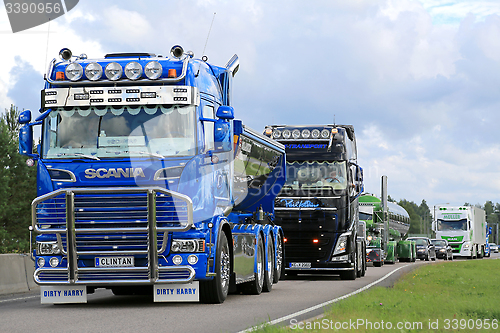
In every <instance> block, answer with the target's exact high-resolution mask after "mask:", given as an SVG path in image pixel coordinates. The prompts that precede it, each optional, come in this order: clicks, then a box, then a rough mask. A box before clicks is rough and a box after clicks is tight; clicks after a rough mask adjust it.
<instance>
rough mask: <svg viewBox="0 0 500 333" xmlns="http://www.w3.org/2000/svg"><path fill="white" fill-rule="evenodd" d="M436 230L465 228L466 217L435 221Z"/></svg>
mask: <svg viewBox="0 0 500 333" xmlns="http://www.w3.org/2000/svg"><path fill="white" fill-rule="evenodd" d="M437 230H438V231H449V230H457V231H460V230H467V219H461V220H441V219H438V221H437Z"/></svg>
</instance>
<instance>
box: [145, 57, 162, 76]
mask: <svg viewBox="0 0 500 333" xmlns="http://www.w3.org/2000/svg"><path fill="white" fill-rule="evenodd" d="M162 73H163V67H162V66H161V64H160V63H159V62H158V61H156V60H153V61H150V62H148V63H147V64H146V66H144V74H146V77H147V78H148V79H150V80H156V79H157V78H159V77H160V76H161V74H162Z"/></svg>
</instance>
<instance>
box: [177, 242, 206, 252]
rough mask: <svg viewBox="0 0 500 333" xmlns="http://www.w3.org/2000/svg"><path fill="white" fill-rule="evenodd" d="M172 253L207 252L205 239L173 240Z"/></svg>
mask: <svg viewBox="0 0 500 333" xmlns="http://www.w3.org/2000/svg"><path fill="white" fill-rule="evenodd" d="M170 251H172V252H205V240H204V239H173V240H172V245H170Z"/></svg>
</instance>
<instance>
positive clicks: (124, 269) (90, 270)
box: [33, 266, 196, 285]
mask: <svg viewBox="0 0 500 333" xmlns="http://www.w3.org/2000/svg"><path fill="white" fill-rule="evenodd" d="M158 269H159V272H168V271H178V272H181V271H188V272H189V277H188V278H187V279H160V278H158V279H157V280H156V281H154V282H152V281H151V280H149V279H124V280H120V279H116V280H94V281H92V280H90V281H89V280H84V281H79V280H76V281H74V283H71V282H69V281H68V280H65V281H54V280H52V281H41V280H40V274H41V273H57V272H59V273H68V269H67V268H38V269H37V270H36V271H35V272H34V273H33V278H34V280H35V283H36V284H38V285H67V284H75V285H125V284H142V285H144V284H146V285H151V284H158V283H165V284H168V283H190V282H191V281H193V280H194V277H195V275H196V271H195V270H194V268H193V267H191V266H168V267H159V268H158ZM79 271H80V272H81V273H82V274H83V273H99V272H100V273H102V272H105V273H106V272H107V273H112V272H122V273H127V272H129V273H140V272H143V273H146V272H148V268H147V267H107V268H104V267H103V268H95V267H81V268H79Z"/></svg>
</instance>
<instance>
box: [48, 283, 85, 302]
mask: <svg viewBox="0 0 500 333" xmlns="http://www.w3.org/2000/svg"><path fill="white" fill-rule="evenodd" d="M40 300H41V303H42V304H61V303H87V287H86V286H40Z"/></svg>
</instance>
